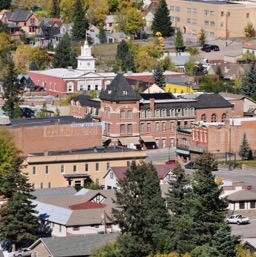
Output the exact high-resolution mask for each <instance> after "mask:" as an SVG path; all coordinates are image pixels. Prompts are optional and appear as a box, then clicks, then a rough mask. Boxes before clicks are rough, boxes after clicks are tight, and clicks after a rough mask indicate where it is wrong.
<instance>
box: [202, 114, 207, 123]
mask: <svg viewBox="0 0 256 257" xmlns="http://www.w3.org/2000/svg"><path fill="white" fill-rule="evenodd" d="M201 120H202V121H203V122H206V115H205V114H202V116H201Z"/></svg>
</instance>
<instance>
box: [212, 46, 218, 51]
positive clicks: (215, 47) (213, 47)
mask: <svg viewBox="0 0 256 257" xmlns="http://www.w3.org/2000/svg"><path fill="white" fill-rule="evenodd" d="M210 48H211V50H212V51H220V48H219V46H217V45H210Z"/></svg>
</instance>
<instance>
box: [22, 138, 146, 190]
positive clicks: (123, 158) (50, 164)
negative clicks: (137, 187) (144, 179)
mask: <svg viewBox="0 0 256 257" xmlns="http://www.w3.org/2000/svg"><path fill="white" fill-rule="evenodd" d="M87 139H89V138H87ZM80 140H81V138H80ZM92 140H93V137H92ZM67 147H69V145H67ZM66 149H67V150H66V151H47V152H37V153H31V154H29V155H28V156H27V157H26V158H25V164H26V165H27V166H26V167H25V168H24V169H23V172H25V173H27V174H28V178H29V182H30V183H31V184H32V186H33V187H34V188H35V189H39V188H55V187H67V186H82V187H83V186H85V185H88V184H89V183H90V182H93V183H95V184H97V185H100V186H103V185H104V178H103V177H104V175H105V173H106V171H107V170H108V168H109V167H119V166H126V167H129V165H130V164H131V162H132V161H133V160H135V161H136V162H139V161H141V160H145V159H146V152H145V151H136V150H133V149H129V148H124V147H119V146H111V147H101V146H98V147H93V148H86V149H85V148H83V149H77V150H72V148H70V147H69V148H66Z"/></svg>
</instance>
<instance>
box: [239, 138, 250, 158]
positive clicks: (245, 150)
mask: <svg viewBox="0 0 256 257" xmlns="http://www.w3.org/2000/svg"><path fill="white" fill-rule="evenodd" d="M250 150H251V148H250V146H249V143H248V140H247V137H246V134H245V133H244V135H243V140H242V144H241V145H240V147H239V151H238V155H239V156H240V157H241V158H242V160H246V159H248V157H249V154H250Z"/></svg>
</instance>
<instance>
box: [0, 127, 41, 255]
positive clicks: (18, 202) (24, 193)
mask: <svg viewBox="0 0 256 257" xmlns="http://www.w3.org/2000/svg"><path fill="white" fill-rule="evenodd" d="M0 145H1V150H0V174H1V176H0V195H2V196H3V197H4V198H5V199H6V200H7V202H6V204H5V205H2V207H1V208H0V215H1V220H0V230H1V233H0V239H1V240H2V242H3V244H4V245H5V246H6V247H8V246H11V245H12V246H13V250H15V248H17V247H20V246H21V244H22V243H23V242H28V241H29V242H30V243H31V242H33V241H34V240H35V239H37V236H36V235H37V231H38V224H39V223H38V218H37V217H36V216H35V215H36V212H35V210H34V208H35V205H34V204H33V203H32V200H33V199H35V197H34V196H32V195H31V192H32V191H33V189H32V187H31V185H30V184H29V183H28V178H27V176H26V175H23V174H22V172H21V170H22V168H23V159H22V157H21V156H20V153H21V152H20V150H18V149H17V148H16V147H15V144H14V141H13V139H12V137H11V136H10V133H9V132H8V131H7V130H1V131H0Z"/></svg>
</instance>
